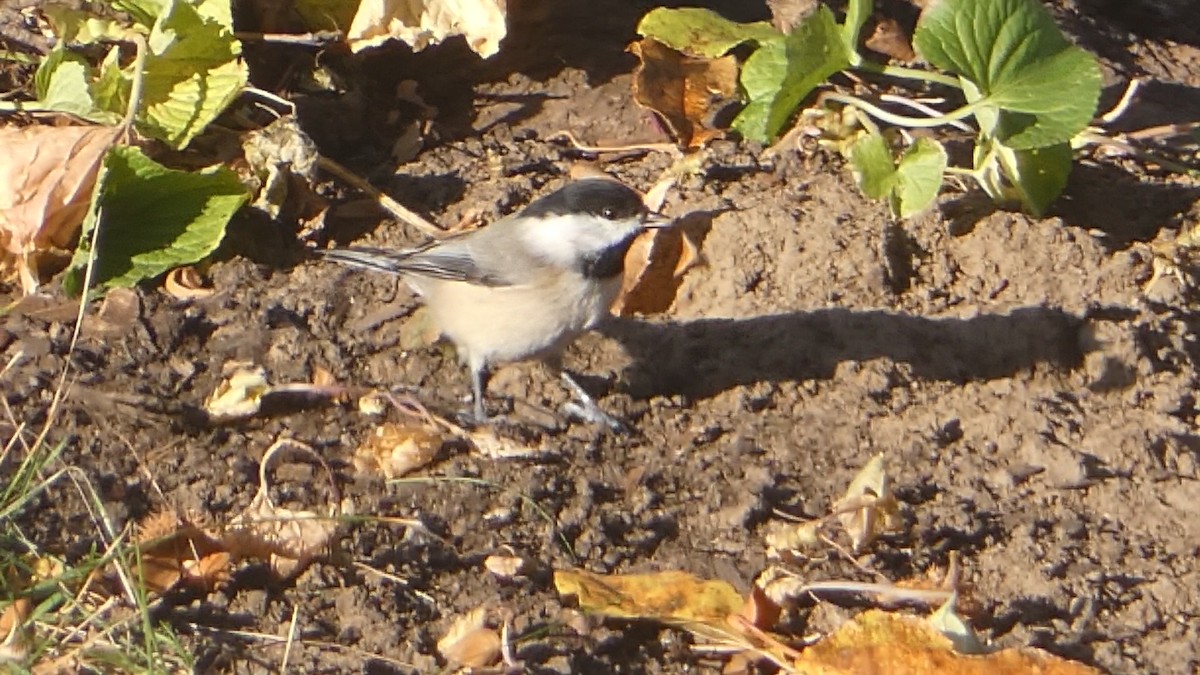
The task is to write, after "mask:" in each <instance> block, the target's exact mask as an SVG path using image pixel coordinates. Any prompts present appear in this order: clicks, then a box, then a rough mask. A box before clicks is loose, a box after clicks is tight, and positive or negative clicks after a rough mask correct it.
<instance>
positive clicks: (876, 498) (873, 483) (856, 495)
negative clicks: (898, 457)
mask: <svg viewBox="0 0 1200 675" xmlns="http://www.w3.org/2000/svg"><path fill="white" fill-rule="evenodd" d="M833 512H834V513H835V514H837V519H838V522H840V523H841V524H842V527H843V528H845V530H846V534H848V535H849V536H850V544H851V546H852V547H853V548H854V550H855V551H860V550H862V548H863V547H864V546H866V545H868V544H870V543H871V542H872V541H874V540H875V538H876V537H877V536H879V535H880V534H881V533H883V532H886V531H889V530H893V529H895V528H896V527H897V526H898V525H899V504H898V503H897V502H896V497H895V496H894V495H893V494H892V487H891V481H890V480H889V479H888V477H887V473H886V472H885V471H884V463H883V455H875V456H874V457H872V458H871V461H869V462H867V465H866V466H864V467H863V468H862V470H861V471H859V472H858V475H857V476H855V477H854V480H852V481H850V487H849V488H847V489H846V494H844V495H842V498H841V499H839V500H837V501H836V502H834V503H833Z"/></svg>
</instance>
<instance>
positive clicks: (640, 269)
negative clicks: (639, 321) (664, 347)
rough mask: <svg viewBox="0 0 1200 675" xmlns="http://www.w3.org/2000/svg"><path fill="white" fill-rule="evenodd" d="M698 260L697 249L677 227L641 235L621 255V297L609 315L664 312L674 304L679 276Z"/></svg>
mask: <svg viewBox="0 0 1200 675" xmlns="http://www.w3.org/2000/svg"><path fill="white" fill-rule="evenodd" d="M699 259H700V252H699V249H698V248H697V247H696V245H695V244H694V243H693V242H692V241H691V240H690V239H689V238H688V236H687V234H685V233H684V231H683V230H681V229H679V228H677V227H670V228H664V229H657V230H650V231H648V232H644V233H642V234H641V235H639V236H638V238H637V239H635V240H634V241H633V245H632V246H630V247H629V251H628V252H627V253H626V254H625V274H624V277H623V279H622V281H621V294H620V295H618V296H617V301H616V302H615V303H613V313H614V314H617V315H620V316H630V315H632V314H654V313H658V312H665V311H667V310H668V309H670V308H671V305H672V304H673V303H674V302H675V296H676V294H677V293H678V292H679V287H680V285H681V284H682V283H683V275H684V274H685V273H686V272H687V271H688V270H689V269H691V268H692V267H694V266H696V264H697V262H698V261H699Z"/></svg>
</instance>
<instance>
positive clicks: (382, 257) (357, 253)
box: [316, 247, 411, 274]
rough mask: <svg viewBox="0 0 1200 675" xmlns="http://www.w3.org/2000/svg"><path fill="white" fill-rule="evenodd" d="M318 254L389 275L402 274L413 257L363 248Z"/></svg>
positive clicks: (332, 250)
mask: <svg viewBox="0 0 1200 675" xmlns="http://www.w3.org/2000/svg"><path fill="white" fill-rule="evenodd" d="M316 253H317V255H320V256H321V257H323V258H326V259H328V260H332V261H334V262H336V263H341V264H343V265H349V266H351V267H358V268H361V269H368V270H375V271H376V272H387V273H389V274H400V273H402V272H403V271H404V261H405V260H406V259H408V257H409V256H410V255H411V252H409V251H389V250H387V249H382V248H363V247H350V248H331V249H324V250H322V249H317V251H316Z"/></svg>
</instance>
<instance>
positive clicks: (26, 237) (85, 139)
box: [0, 126, 121, 295]
mask: <svg viewBox="0 0 1200 675" xmlns="http://www.w3.org/2000/svg"><path fill="white" fill-rule="evenodd" d="M120 133H121V129H119V128H113V127H49V126H29V127H20V128H13V127H7V128H3V129H0V148H4V152H3V153H0V271H3V270H4V269H5V268H7V269H10V270H13V269H15V271H16V272H17V274H18V275H19V277H20V279H21V287H22V289H23V290H24V292H25V293H26V294H27V295H28V294H31V293H33V292H34V291H35V290H37V286H38V283H39V279H38V276H37V265H38V259H39V257H40V256H41V255H43V254H45V253H47V252H49V251H53V250H56V249H57V250H62V249H66V248H67V247H68V246H69V245H70V244H71V243H72V239H74V238H75V236H76V235H77V234H78V232H79V227H80V225H81V224H82V223H83V218H84V216H85V215H87V210H88V205H89V204H90V203H91V198H92V188H93V187H94V186H95V184H96V175H97V173H98V172H99V171H100V164H101V162H102V161H103V159H104V155H105V153H107V152H108V149H109V148H110V147H112V145H113V144H114V143H116V140H117V136H118V135H119V134H120Z"/></svg>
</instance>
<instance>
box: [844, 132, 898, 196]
mask: <svg viewBox="0 0 1200 675" xmlns="http://www.w3.org/2000/svg"><path fill="white" fill-rule="evenodd" d="M849 156H850V167H851V168H852V169H853V171H854V177H855V179H856V180H857V181H858V188H859V189H860V190H862V191H863V194H865V195H867V196H868V197H870V198H871V199H883V198H884V197H886V196H887V195H888V194H889V193H890V192H891V191H892V185H893V184H894V183H895V180H896V164H895V162H894V161H893V160H892V149H891V148H890V147H888V142H887V139H886V138H884V137H883V136H882V135H880V134H864V135H863V136H861V137H859V139H858V140H857V141H855V142H854V144H853V145H851V146H850V155H849Z"/></svg>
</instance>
